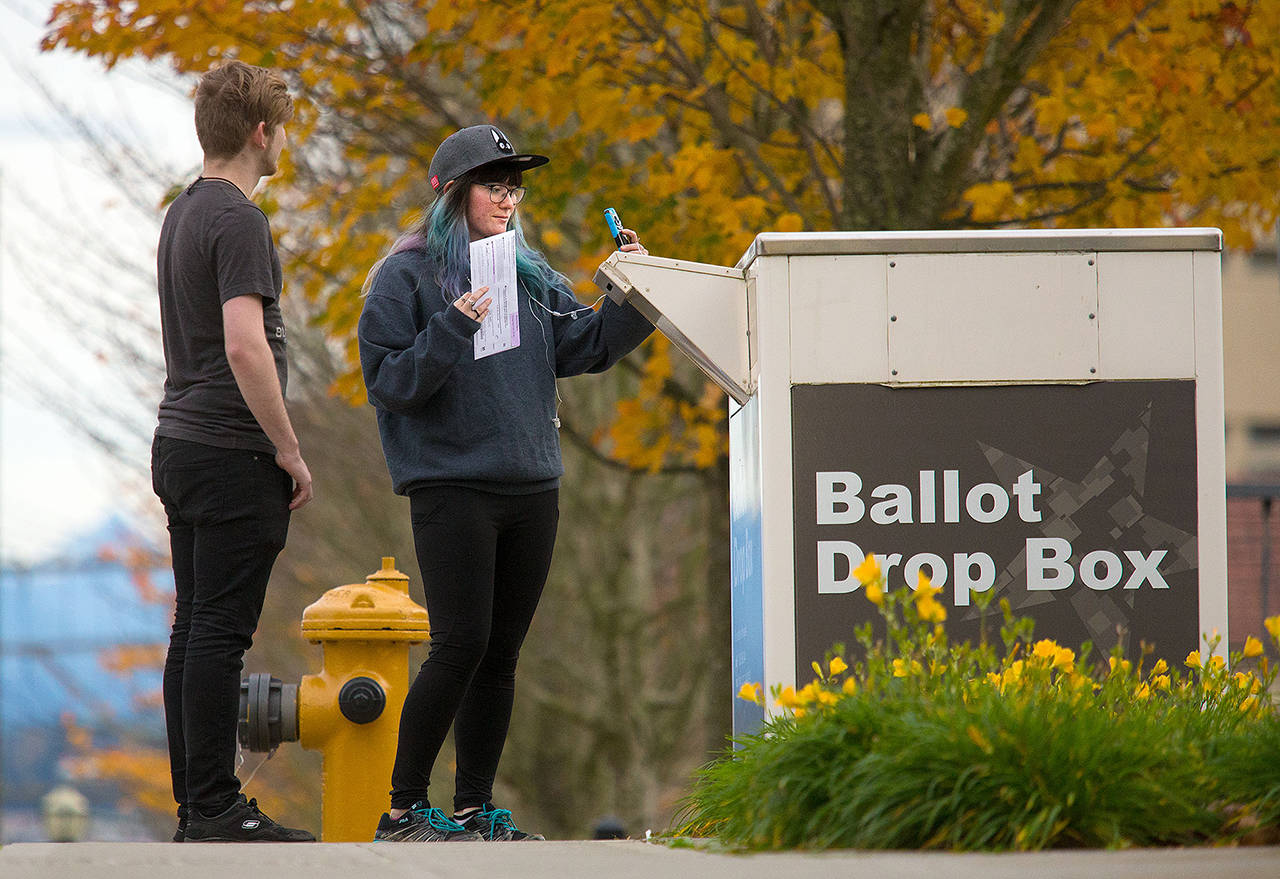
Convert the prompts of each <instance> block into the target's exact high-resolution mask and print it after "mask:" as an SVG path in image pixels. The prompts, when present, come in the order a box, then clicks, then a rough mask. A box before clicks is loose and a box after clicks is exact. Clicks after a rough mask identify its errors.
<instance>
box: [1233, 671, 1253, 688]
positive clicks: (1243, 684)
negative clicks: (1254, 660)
mask: <svg viewBox="0 0 1280 879" xmlns="http://www.w3.org/2000/svg"><path fill="white" fill-rule="evenodd" d="M1232 677H1233V678H1234V680H1235V682H1236V686H1237V687H1239V688H1240V689H1242V690H1248V689H1250V688H1251V687H1252V686H1253V683H1252V682H1253V675H1251V674H1249V673H1248V672H1243V671H1238V672H1236V673H1235V674H1234V675H1232Z"/></svg>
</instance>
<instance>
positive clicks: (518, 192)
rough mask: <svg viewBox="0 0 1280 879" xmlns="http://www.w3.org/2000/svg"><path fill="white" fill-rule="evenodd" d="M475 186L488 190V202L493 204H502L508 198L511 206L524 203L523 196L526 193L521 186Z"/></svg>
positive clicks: (497, 184)
mask: <svg viewBox="0 0 1280 879" xmlns="http://www.w3.org/2000/svg"><path fill="white" fill-rule="evenodd" d="M476 186H483V187H484V188H485V189H487V190H489V201H491V202H493V203H494V204H502V203H503V202H504V201H506V200H507V199H508V198H509V199H511V203H512V204H520V202H522V201H524V194H525V193H526V192H528V190H527V189H525V188H524V187H523V186H507V185H506V184H503V183H477V184H476Z"/></svg>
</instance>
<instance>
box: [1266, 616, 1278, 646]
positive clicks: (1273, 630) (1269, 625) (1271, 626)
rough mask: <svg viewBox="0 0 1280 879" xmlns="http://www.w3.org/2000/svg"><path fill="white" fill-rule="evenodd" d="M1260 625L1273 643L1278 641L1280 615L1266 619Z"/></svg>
mask: <svg viewBox="0 0 1280 879" xmlns="http://www.w3.org/2000/svg"><path fill="white" fill-rule="evenodd" d="M1262 625H1263V626H1265V627H1266V629H1267V633H1268V634H1269V635H1271V637H1272V639H1273V640H1275V641H1280V613H1278V614H1276V615H1275V616H1273V617H1267V618H1266V619H1265V620H1263V621H1262Z"/></svg>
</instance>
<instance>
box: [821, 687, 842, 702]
mask: <svg viewBox="0 0 1280 879" xmlns="http://www.w3.org/2000/svg"><path fill="white" fill-rule="evenodd" d="M839 701H840V697H839V696H837V695H836V694H835V693H833V692H831V691H830V690H825V689H823V690H819V691H818V703H819V704H820V705H834V704H836V703H837V702H839Z"/></svg>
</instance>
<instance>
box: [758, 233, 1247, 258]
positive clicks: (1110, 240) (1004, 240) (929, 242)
mask: <svg viewBox="0 0 1280 879" xmlns="http://www.w3.org/2000/svg"><path fill="white" fill-rule="evenodd" d="M1122 250H1133V251H1148V250H1218V251H1220V250H1222V231H1221V230H1219V229H1205V228H1190V227H1188V228H1184V229H991V230H988V229H970V230H963V231H950V230H948V231H939V230H934V231H922V232H761V233H760V234H759V235H757V236H756V237H755V240H754V241H752V242H751V246H750V247H748V248H747V250H746V252H745V253H744V254H743V255H742V258H741V259H739V260H738V267H739V268H745V267H746V266H749V265H751V263H752V261H753V260H755V259H756V258H758V257H761V256H799V255H802V254H803V255H806V256H812V255H815V254H838V253H884V254H888V253H1029V252H1035V253H1055V252H1061V251H1076V252H1089V253H1099V252H1102V251H1122Z"/></svg>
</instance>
